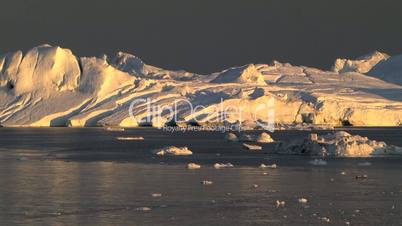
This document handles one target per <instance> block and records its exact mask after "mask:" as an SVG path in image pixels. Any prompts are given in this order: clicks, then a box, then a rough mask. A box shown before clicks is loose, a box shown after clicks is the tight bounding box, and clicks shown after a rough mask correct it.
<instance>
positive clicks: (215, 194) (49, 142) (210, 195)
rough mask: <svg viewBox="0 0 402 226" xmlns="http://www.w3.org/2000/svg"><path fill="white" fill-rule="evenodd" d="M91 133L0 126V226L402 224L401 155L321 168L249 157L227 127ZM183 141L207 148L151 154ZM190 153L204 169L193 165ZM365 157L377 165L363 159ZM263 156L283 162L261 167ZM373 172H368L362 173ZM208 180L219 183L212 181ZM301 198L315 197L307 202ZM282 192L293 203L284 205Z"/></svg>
mask: <svg viewBox="0 0 402 226" xmlns="http://www.w3.org/2000/svg"><path fill="white" fill-rule="evenodd" d="M65 131H70V132H65ZM85 131H86V133H83V132H82V131H81V130H63V129H55V130H42V131H41V133H38V132H35V131H31V130H28V131H27V130H24V129H21V130H0V134H2V135H4V136H2V137H3V138H4V137H6V138H7V139H4V140H1V141H0V143H2V150H1V151H0V225H100V226H103V225H318V224H328V223H327V222H324V221H323V220H322V218H324V217H326V218H329V219H330V222H329V224H333V225H346V222H350V223H351V225H401V224H402V220H401V219H400V216H399V215H400V212H401V203H402V174H401V173H400V172H401V170H402V164H400V163H401V159H395V158H392V159H382V158H381V159H364V160H359V159H334V160H328V165H327V166H312V165H310V164H309V163H308V162H309V159H307V158H303V157H289V156H273V155H268V154H253V155H250V154H249V153H245V152H244V151H241V149H239V148H238V147H237V146H235V145H236V144H228V143H223V142H222V140H221V138H222V137H223V135H222V134H219V135H217V134H208V133H205V134H200V135H198V136H193V137H191V136H189V135H186V134H184V135H181V134H174V135H172V136H171V135H169V134H161V133H160V132H158V131H137V130H135V131H129V132H128V133H129V134H130V135H131V134H141V135H142V136H144V137H145V141H143V142H142V143H141V142H131V143H130V142H118V141H116V140H115V139H114V137H115V136H117V135H118V134H114V133H106V132H105V131H103V130H85ZM359 133H360V132H359ZM362 133H363V135H370V134H372V135H373V136H382V137H384V138H386V139H389V140H388V142H391V143H392V144H398V142H401V140H402V139H401V136H402V135H401V133H399V135H389V136H388V135H387V134H388V133H389V134H391V132H389V131H385V132H384V131H381V132H379V131H371V132H370V131H367V130H364V131H362ZM364 133H366V134H364ZM83 134H86V137H82V135H83ZM384 134H385V135H384ZM392 134H393V133H392ZM17 135H18V136H17ZM183 136H184V137H185V138H183ZM274 136H276V138H279V137H280V136H283V137H284V139H285V137H286V138H288V139H292V137H295V136H300V134H297V133H295V134H293V133H291V132H289V133H282V134H274ZM206 140H208V144H209V145H208V147H205V143H206ZM13 141H14V142H13ZM147 142H149V143H147ZM158 142H159V143H158ZM29 143H31V144H32V145H31V147H30V146H29ZM91 143H93V146H91ZM183 143H187V144H188V145H189V146H191V149H193V150H195V152H196V153H198V154H196V155H195V156H193V157H190V158H178V159H165V158H153V156H151V155H149V154H148V150H149V149H150V148H153V147H156V146H158V145H159V146H160V145H161V144H183ZM265 148H266V149H267V150H269V146H267V147H265ZM216 153H220V154H221V155H220V156H219V157H217V156H216ZM21 156H22V157H24V158H21ZM116 156H117V157H116ZM99 160H101V161H99ZM189 161H196V162H199V163H201V164H202V166H203V167H202V168H201V169H200V170H187V169H186V168H185V163H187V162H189ZM217 161H219V162H227V161H230V162H232V163H234V164H235V168H233V169H221V170H216V169H214V168H213V167H212V163H214V162H217ZM365 161H369V162H371V163H372V165H371V166H359V164H358V163H360V162H365ZM262 162H264V163H267V164H270V163H277V164H278V165H279V168H278V169H275V170H274V169H259V168H258V165H259V164H260V163H262ZM342 172H344V173H342ZM343 174H345V175H343ZM364 174H366V175H367V176H368V178H367V179H356V176H358V175H364ZM203 180H210V181H213V182H214V183H213V184H212V185H209V186H205V185H202V184H201V183H200V182H201V181H203ZM255 185H258V186H255ZM153 193H161V194H162V197H152V195H151V194H153ZM301 197H303V198H306V199H308V203H307V204H305V205H303V204H300V203H298V201H297V199H298V198H301ZM276 200H283V201H285V202H286V204H285V206H284V207H280V208H277V207H276V205H275V202H276ZM139 207H149V208H151V211H140V210H138V209H137V208H139Z"/></svg>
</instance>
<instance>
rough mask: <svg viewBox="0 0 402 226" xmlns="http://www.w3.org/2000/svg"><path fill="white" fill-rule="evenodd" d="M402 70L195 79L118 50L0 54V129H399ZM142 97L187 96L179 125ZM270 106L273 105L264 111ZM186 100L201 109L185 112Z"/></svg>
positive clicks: (366, 60) (170, 99) (294, 71)
mask: <svg viewBox="0 0 402 226" xmlns="http://www.w3.org/2000/svg"><path fill="white" fill-rule="evenodd" d="M401 72H402V56H391V57H388V56H387V55H386V54H383V53H379V52H374V53H373V54H369V55H367V56H363V57H361V58H358V59H356V60H342V59H341V60H337V61H336V63H335V66H334V70H332V71H324V70H319V69H316V68H313V67H306V66H293V65H290V64H288V63H279V62H276V61H275V62H274V63H272V64H247V65H244V66H239V67H232V68H229V69H227V70H223V71H222V72H216V73H211V74H207V75H199V74H196V73H191V72H185V71H170V70H164V69H162V68H158V67H154V66H151V65H148V64H146V63H145V62H143V61H142V60H141V59H140V58H138V57H137V56H133V55H131V54H128V53H123V52H119V53H117V54H116V55H114V56H103V57H78V56H76V55H74V53H73V52H72V51H71V50H69V49H64V48H61V47H57V46H50V45H41V46H38V47H34V48H32V49H31V50H29V51H27V52H22V51H16V52H11V53H6V54H4V55H1V56H0V124H1V125H2V126H6V127H7V126H8V127H12V126H13V127H49V126H70V127H88V126H104V127H110V128H112V129H111V130H113V131H117V130H118V131H120V130H122V129H120V128H119V127H138V126H153V127H163V126H165V125H167V124H180V125H186V124H191V123H194V122H195V121H196V122H197V123H198V124H200V125H203V124H207V125H211V124H214V123H216V121H214V120H216V119H217V118H219V117H220V116H222V115H225V120H224V121H222V122H219V123H217V124H225V125H242V126H244V128H249V129H254V128H259V127H261V125H265V124H267V123H268V122H270V120H274V121H273V122H274V123H275V125H278V127H279V128H288V125H290V127H294V126H298V125H302V127H301V128H305V127H307V126H311V125H314V126H339V125H353V126H399V125H401V122H402V86H401V85H402V80H401V78H402V77H401V76H400V74H401ZM145 97H146V98H149V99H150V100H151V101H152V103H153V104H155V105H159V106H173V105H174V104H175V103H176V101H177V100H178V99H185V100H186V102H184V101H183V102H181V103H180V104H179V106H178V108H179V109H180V110H179V111H178V112H176V113H177V117H178V118H179V119H182V120H181V122H180V123H179V122H172V121H171V120H170V118H169V117H168V115H166V114H164V111H163V108H161V109H159V110H156V111H153V112H147V111H146V106H145V105H144V104H137V105H134V106H133V105H132V103H133V101H135V100H138V99H139V98H145ZM270 101H273V103H274V104H273V105H272V106H270V107H266V108H262V106H266V105H267V104H268V103H271V102H270ZM188 103H191V104H193V105H199V104H201V105H202V106H203V108H198V109H197V110H196V111H192V109H191V107H189V106H188ZM130 106H131V107H130ZM233 106H235V107H237V108H239V109H241V113H242V114H241V116H239V114H237V113H238V112H237V113H236V112H234V113H228V114H224V113H227V112H222V111H221V110H219V109H222V108H224V109H226V108H230V107H233ZM129 109H131V113H132V114H130V112H129ZM272 112H274V113H275V114H274V115H275V117H274V119H272V114H271V113H272ZM115 128H118V129H115Z"/></svg>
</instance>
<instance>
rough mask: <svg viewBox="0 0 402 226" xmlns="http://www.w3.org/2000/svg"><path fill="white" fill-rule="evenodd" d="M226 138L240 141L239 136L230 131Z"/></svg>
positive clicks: (231, 140)
mask: <svg viewBox="0 0 402 226" xmlns="http://www.w3.org/2000/svg"><path fill="white" fill-rule="evenodd" d="M225 140H227V141H230V142H236V141H239V138H238V137H237V136H236V134H234V133H228V134H226V135H225Z"/></svg>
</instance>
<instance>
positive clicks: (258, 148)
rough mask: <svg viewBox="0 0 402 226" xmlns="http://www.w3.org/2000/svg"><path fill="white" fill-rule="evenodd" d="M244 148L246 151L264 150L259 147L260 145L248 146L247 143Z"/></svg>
mask: <svg viewBox="0 0 402 226" xmlns="http://www.w3.org/2000/svg"><path fill="white" fill-rule="evenodd" d="M243 147H245V148H246V149H248V150H251V151H260V150H262V147H261V146H258V145H255V144H246V143H244V144H243Z"/></svg>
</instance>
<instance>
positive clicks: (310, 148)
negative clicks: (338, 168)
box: [275, 131, 402, 157]
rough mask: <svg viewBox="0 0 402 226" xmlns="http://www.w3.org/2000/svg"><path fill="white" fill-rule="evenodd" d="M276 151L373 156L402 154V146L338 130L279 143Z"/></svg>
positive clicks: (301, 153) (283, 152)
mask: <svg viewBox="0 0 402 226" xmlns="http://www.w3.org/2000/svg"><path fill="white" fill-rule="evenodd" d="M275 151H276V152H277V153H280V154H295V155H310V156H322V157H371V156H390V155H402V148H400V147H397V146H393V145H387V144H386V143H384V142H379V141H375V140H370V139H368V138H367V137H362V136H358V135H355V136H353V135H351V134H349V133H347V132H344V131H338V132H334V133H330V134H327V135H321V136H318V135H317V134H311V135H310V137H308V138H304V139H298V140H293V141H291V142H289V143H284V142H281V143H279V144H278V145H277V146H276V148H275Z"/></svg>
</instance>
